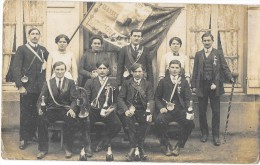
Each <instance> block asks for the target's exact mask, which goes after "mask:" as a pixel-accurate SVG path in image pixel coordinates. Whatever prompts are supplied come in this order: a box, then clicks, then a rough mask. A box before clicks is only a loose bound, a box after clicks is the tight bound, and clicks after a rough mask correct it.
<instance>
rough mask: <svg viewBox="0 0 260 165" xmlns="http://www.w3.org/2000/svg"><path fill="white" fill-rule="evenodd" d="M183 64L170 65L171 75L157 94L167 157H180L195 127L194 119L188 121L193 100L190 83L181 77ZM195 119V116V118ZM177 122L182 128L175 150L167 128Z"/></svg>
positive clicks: (161, 137) (157, 123)
mask: <svg viewBox="0 0 260 165" xmlns="http://www.w3.org/2000/svg"><path fill="white" fill-rule="evenodd" d="M180 70H181V63H180V61H178V60H172V61H171V62H170V64H169V75H167V76H166V77H165V78H163V79H161V80H160V82H159V84H158V86H157V89H156V92H155V105H156V110H157V113H159V114H158V116H157V118H156V120H155V126H156V128H157V133H158V137H159V140H160V144H161V146H164V147H166V148H165V155H166V156H170V155H175V156H178V155H179V152H180V148H183V147H184V145H185V143H186V141H187V139H188V137H189V136H190V134H191V131H192V129H193V128H194V127H195V125H194V123H193V120H192V117H191V118H188V119H189V120H188V119H186V112H187V110H188V107H189V103H190V100H191V91H190V87H189V84H188V81H187V80H186V79H185V78H183V77H182V76H181V75H180ZM193 117H194V116H193ZM173 121H175V122H177V123H179V125H180V126H181V132H180V136H179V139H178V142H177V144H176V146H175V148H174V149H172V146H171V144H170V142H169V138H168V135H167V128H168V124H169V123H170V122H173Z"/></svg>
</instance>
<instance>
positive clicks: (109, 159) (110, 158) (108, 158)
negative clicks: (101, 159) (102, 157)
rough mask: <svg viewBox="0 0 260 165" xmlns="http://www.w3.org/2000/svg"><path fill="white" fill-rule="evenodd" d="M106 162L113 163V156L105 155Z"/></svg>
mask: <svg viewBox="0 0 260 165" xmlns="http://www.w3.org/2000/svg"><path fill="white" fill-rule="evenodd" d="M106 161H108V162H111V161H114V156H113V154H107V155H106Z"/></svg>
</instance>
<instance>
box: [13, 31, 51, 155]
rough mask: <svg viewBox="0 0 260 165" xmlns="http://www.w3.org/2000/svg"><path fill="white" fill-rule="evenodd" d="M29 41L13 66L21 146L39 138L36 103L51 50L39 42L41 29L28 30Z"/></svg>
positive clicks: (18, 50) (18, 52) (17, 52)
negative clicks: (37, 133) (18, 95)
mask: <svg viewBox="0 0 260 165" xmlns="http://www.w3.org/2000/svg"><path fill="white" fill-rule="evenodd" d="M28 39H29V41H28V42H27V43H26V44H25V45H22V46H19V47H18V49H17V51H16V55H15V59H14V65H13V66H14V68H13V77H14V81H15V85H16V87H17V88H18V90H19V93H20V146H19V148H20V149H21V150H23V149H25V148H26V147H27V144H28V141H30V140H33V141H35V140H37V136H36V130H37V124H36V123H37V116H38V114H37V108H36V103H37V99H38V97H39V95H40V92H41V89H42V86H43V83H44V81H45V74H46V73H45V69H46V61H47V58H48V55H49V52H48V51H47V50H46V48H45V47H43V46H41V45H39V44H38V41H39V39H40V31H39V29H37V28H35V27H34V28H32V29H30V30H29V31H28Z"/></svg>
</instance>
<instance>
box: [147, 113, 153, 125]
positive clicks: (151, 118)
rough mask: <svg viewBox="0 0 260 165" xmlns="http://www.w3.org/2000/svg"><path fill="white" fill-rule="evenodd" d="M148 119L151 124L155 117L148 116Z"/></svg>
mask: <svg viewBox="0 0 260 165" xmlns="http://www.w3.org/2000/svg"><path fill="white" fill-rule="evenodd" d="M147 119H148V120H147V122H149V123H151V122H152V120H153V115H148V116H147Z"/></svg>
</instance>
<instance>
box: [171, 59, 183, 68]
mask: <svg viewBox="0 0 260 165" xmlns="http://www.w3.org/2000/svg"><path fill="white" fill-rule="evenodd" d="M172 64H178V65H179V66H180V68H181V62H180V61H179V60H172V61H171V62H170V63H169V67H170V66H171V65H172Z"/></svg>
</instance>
